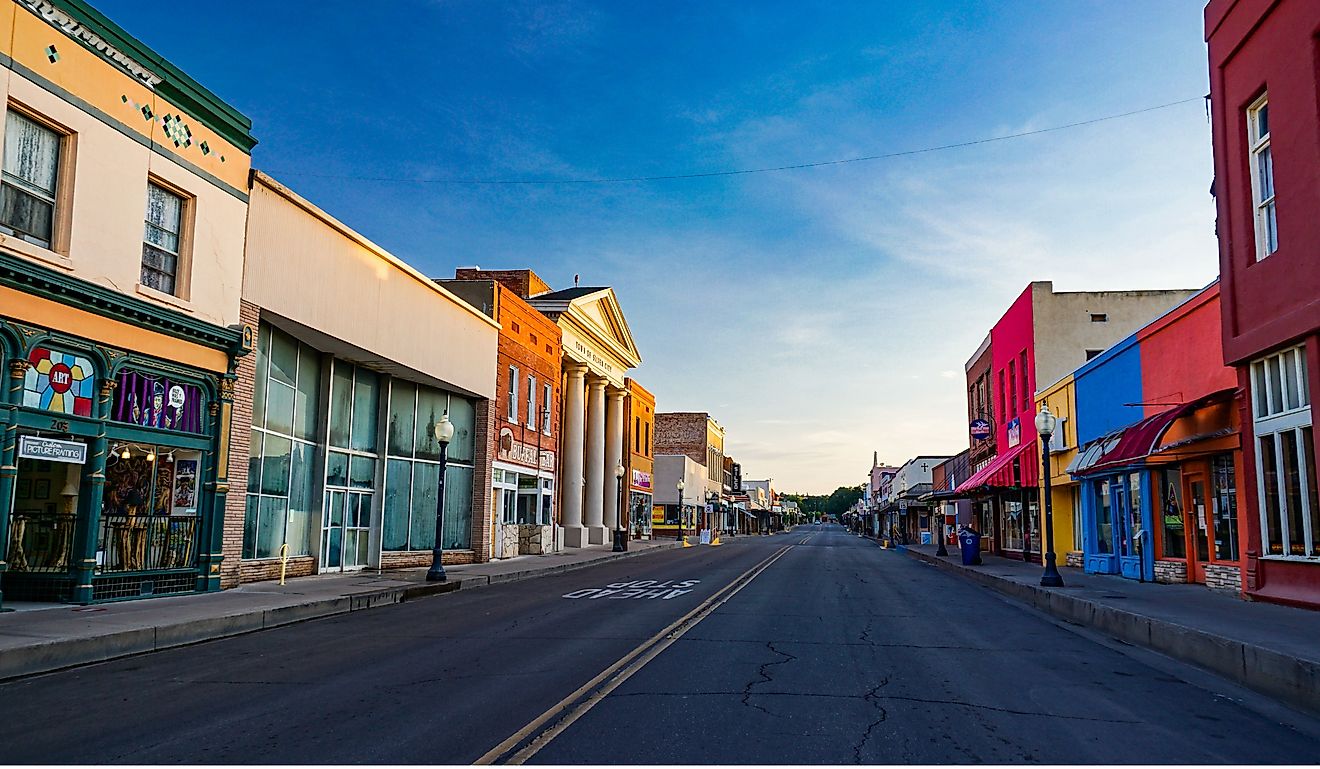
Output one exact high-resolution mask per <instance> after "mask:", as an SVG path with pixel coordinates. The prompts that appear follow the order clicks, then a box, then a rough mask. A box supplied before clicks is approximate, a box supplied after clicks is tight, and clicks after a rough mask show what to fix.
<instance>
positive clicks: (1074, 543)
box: [1036, 374, 1082, 568]
mask: <svg viewBox="0 0 1320 769" xmlns="http://www.w3.org/2000/svg"><path fill="white" fill-rule="evenodd" d="M1042 406H1049V409H1050V412H1051V413H1052V414H1054V416H1056V417H1058V420H1059V422H1058V425H1057V426H1056V427H1055V428H1054V435H1053V437H1052V438H1051V439H1050V451H1049V463H1050V497H1051V499H1052V501H1053V507H1054V553H1055V557H1056V559H1057V563H1058V565H1059V566H1064V565H1067V566H1076V567H1079V568H1080V567H1081V565H1082V525H1081V517H1082V506H1081V500H1080V499H1079V498H1078V494H1079V489H1080V484H1078V483H1075V482H1074V481H1073V480H1072V477H1071V476H1069V475H1068V472H1067V468H1068V465H1069V464H1070V463H1071V462H1072V461H1073V459H1074V458H1075V457H1076V456H1077V418H1076V414H1077V394H1076V389H1075V388H1074V387H1073V375H1072V374H1068V375H1067V376H1065V377H1064V378H1063V379H1060V380H1059V381H1057V382H1055V383H1054V384H1052V385H1050V386H1049V387H1046V388H1045V389H1044V390H1042V391H1040V392H1039V393H1037V394H1036V412H1037V413H1039V412H1040V409H1041V407H1042ZM1041 498H1042V499H1044V482H1043V481H1042V488H1041Z"/></svg>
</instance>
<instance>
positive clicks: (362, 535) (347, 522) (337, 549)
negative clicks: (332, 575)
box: [321, 489, 371, 571]
mask: <svg viewBox="0 0 1320 769" xmlns="http://www.w3.org/2000/svg"><path fill="white" fill-rule="evenodd" d="M370 532H371V494H370V493H369V492H361V491H351V490H348V489H327V490H326V495H325V515H324V517H323V518H322V523H321V564H322V569H321V570H322V571H348V570H351V569H360V568H362V567H363V566H366V565H367V547H368V541H369V539H370V538H369V536H368V535H369V534H370Z"/></svg>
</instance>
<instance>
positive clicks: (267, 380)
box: [243, 323, 321, 558]
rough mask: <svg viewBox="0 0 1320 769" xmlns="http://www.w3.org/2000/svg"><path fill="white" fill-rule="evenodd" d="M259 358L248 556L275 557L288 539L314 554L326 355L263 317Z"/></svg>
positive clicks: (293, 550)
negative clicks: (319, 428) (319, 439)
mask: <svg viewBox="0 0 1320 769" xmlns="http://www.w3.org/2000/svg"><path fill="white" fill-rule="evenodd" d="M256 364H257V365H256V368H257V370H256V375H255V382H254V384H253V395H252V433H251V443H250V444H249V448H248V457H249V459H248V486H247V511H246V515H245V521H244V526H243V558H276V557H278V556H279V554H280V546H281V545H283V544H286V543H287V544H288V545H289V555H290V556H299V555H310V554H311V552H312V551H311V532H312V527H313V526H314V525H316V524H315V521H316V519H318V518H319V514H320V508H321V505H320V503H319V501H315V500H313V496H314V494H315V490H316V480H317V478H316V474H317V472H319V470H320V465H319V463H318V462H317V461H316V456H317V448H316V440H317V427H318V425H319V424H320V399H319V393H320V383H321V356H320V354H319V353H318V352H316V351H315V350H313V349H312V348H310V347H308V346H307V345H304V344H302V343H300V342H299V341H298V340H297V339H294V338H293V337H291V336H289V335H288V334H285V333H284V332H282V331H279V330H277V329H274V328H272V327H270V326H268V325H266V324H264V323H263V324H261V326H260V328H259V331H258V336H257V350H256Z"/></svg>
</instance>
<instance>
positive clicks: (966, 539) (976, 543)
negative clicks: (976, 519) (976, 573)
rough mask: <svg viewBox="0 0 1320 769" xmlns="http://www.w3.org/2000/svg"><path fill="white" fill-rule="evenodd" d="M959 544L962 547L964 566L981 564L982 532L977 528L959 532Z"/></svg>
mask: <svg viewBox="0 0 1320 769" xmlns="http://www.w3.org/2000/svg"><path fill="white" fill-rule="evenodd" d="M958 545H959V546H960V547H961V548H962V562H963V566H980V565H981V534H980V532H978V531H976V530H975V529H963V530H962V531H960V532H958Z"/></svg>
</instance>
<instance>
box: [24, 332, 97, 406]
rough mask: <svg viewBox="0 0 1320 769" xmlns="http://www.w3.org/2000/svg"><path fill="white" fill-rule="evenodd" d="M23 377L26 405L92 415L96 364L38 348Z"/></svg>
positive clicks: (30, 358) (79, 357)
mask: <svg viewBox="0 0 1320 769" xmlns="http://www.w3.org/2000/svg"><path fill="white" fill-rule="evenodd" d="M28 362H29V363H31V364H32V365H31V367H30V368H28V370H27V375H26V376H25V377H24V379H23V405H24V406H28V407H30V408H37V409H45V410H46V411H54V412H56V413H59V414H70V415H73V416H80V417H90V416H91V415H92V402H93V399H94V395H93V394H94V392H95V388H96V367H95V366H93V365H92V362H91V361H90V360H88V359H87V358H84V357H82V356H80V355H73V354H71V353H66V352H61V351H59V350H52V349H50V348H49V347H34V348H32V352H31V353H29V354H28Z"/></svg>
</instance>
